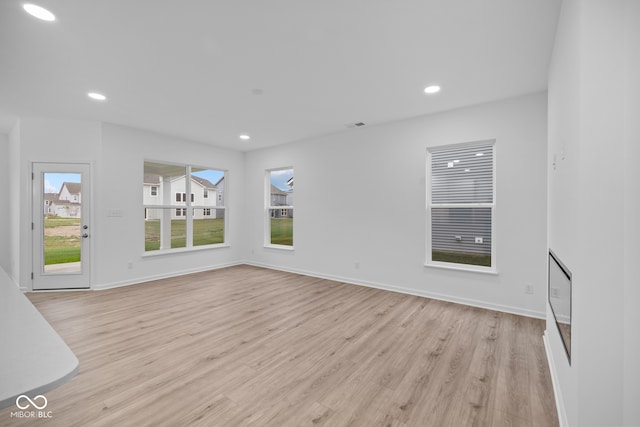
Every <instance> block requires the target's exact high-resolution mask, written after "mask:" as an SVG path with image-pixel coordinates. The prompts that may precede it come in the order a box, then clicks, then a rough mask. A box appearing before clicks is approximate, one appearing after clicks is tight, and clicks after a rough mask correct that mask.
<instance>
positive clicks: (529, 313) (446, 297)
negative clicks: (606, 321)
mask: <svg viewBox="0 0 640 427" xmlns="http://www.w3.org/2000/svg"><path fill="white" fill-rule="evenodd" d="M244 264H247V265H253V266H255V267H262V268H268V269H271V270H279V271H286V272H288V273H295V274H302V275H303V276H311V277H317V278H320V279H327V280H333V281H336V282H342V283H348V284H350V285H358V286H366V287H368V288H375V289H382V290H385V291H392V292H399V293H402V294H408V295H415V296H419V297H425V298H431V299H437V300H440V301H447V302H453V303H456V304H464V305H469V306H472V307H478V308H484V309H487V310H495V311H501V312H504V313H510V314H517V315H519V316H526V317H533V318H536V319H546V313H545V312H539V311H535V310H527V309H522V308H518V307H511V306H505V305H501V304H493V303H490V302H487V301H479V300H474V299H469V298H460V297H454V296H451V295H444V294H439V293H435V292H427V291H422V290H419V289H412V288H405V287H401V286H395V285H390V284H387V283H378V282H370V281H365V280H359V279H353V278H348V277H340V276H333V275H330V274H324V273H318V272H312V271H306V270H299V269H295V268H283V267H280V266H275V265H270V264H264V263H260V262H253V261H245V262H244Z"/></svg>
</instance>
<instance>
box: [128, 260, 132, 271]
mask: <svg viewBox="0 0 640 427" xmlns="http://www.w3.org/2000/svg"><path fill="white" fill-rule="evenodd" d="M127 268H128V269H129V270H131V269H132V268H133V262H131V261H129V262H128V263H127Z"/></svg>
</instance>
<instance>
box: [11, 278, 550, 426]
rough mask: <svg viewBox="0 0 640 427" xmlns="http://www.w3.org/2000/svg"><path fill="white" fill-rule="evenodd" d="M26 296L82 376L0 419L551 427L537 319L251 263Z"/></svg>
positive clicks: (45, 422)
mask: <svg viewBox="0 0 640 427" xmlns="http://www.w3.org/2000/svg"><path fill="white" fill-rule="evenodd" d="M29 298H30V299H31V301H33V303H34V304H35V305H36V306H37V307H38V309H39V310H40V311H41V312H42V314H43V315H44V316H45V317H46V318H47V320H49V321H50V322H51V324H52V325H53V327H54V328H55V329H56V330H57V331H58V333H59V334H60V335H61V336H62V338H63V339H64V340H65V341H66V342H67V344H68V345H69V346H70V347H71V349H72V350H73V351H74V353H75V354H76V355H77V357H78V359H79V360H80V371H79V373H78V375H77V376H76V377H75V378H74V379H73V380H72V381H71V382H69V383H67V384H65V385H63V386H61V387H60V388H58V389H55V390H53V391H50V392H48V393H46V397H47V399H48V401H49V405H48V407H47V408H46V409H47V410H48V411H51V412H52V418H51V419H47V420H42V421H41V423H34V421H33V420H22V421H21V420H16V419H10V418H9V415H10V414H9V412H10V411H12V410H14V411H15V410H16V408H15V407H12V408H8V409H6V410H4V411H2V412H0V425H12V426H14V425H15V426H21V425H39V424H41V425H46V426H65V427H66V426H83V427H84V426H143V425H153V426H163V425H166V426H183V425H202V426H236V425H250V426H304V425H313V426H346V425H358V426H456V427H459V426H536V427H539V426H542V427H546V426H556V425H558V421H557V418H556V408H555V403H554V399H553V391H552V387H551V380H550V376H549V371H548V368H547V364H546V358H545V352H544V347H543V343H542V333H543V328H544V322H543V321H541V320H535V319H530V318H525V317H519V316H514V315H509V314H505V313H499V312H495V311H488V310H482V309H478V308H473V307H467V306H463V305H457V304H451V303H446V302H441V301H435V300H430V299H425V298H420V297H414V296H409V295H403V294H398V293H393V292H386V291H380V290H376V289H369V288H365V287H360V286H355V285H346V284H341V283H338V282H332V281H328V280H322V279H315V278H310V277H305V276H299V275H294V274H289V273H283V272H277V271H272V270H265V269H260V268H256V267H250V266H238V267H231V268H226V269H221V270H217V271H212V272H205V273H198V274H192V275H189V276H183V277H179V278H173V279H166V280H160V281H156V282H150V283H146V284H140V285H135V286H129V287H124V288H118V289H112V290H107V291H98V292H62V293H35V294H34V293H32V294H29Z"/></svg>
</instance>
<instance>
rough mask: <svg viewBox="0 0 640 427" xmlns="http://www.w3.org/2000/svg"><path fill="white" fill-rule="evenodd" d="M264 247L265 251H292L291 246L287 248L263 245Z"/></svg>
mask: <svg viewBox="0 0 640 427" xmlns="http://www.w3.org/2000/svg"><path fill="white" fill-rule="evenodd" d="M264 247H265V248H266V249H279V250H281V251H293V250H294V248H293V246H287V245H264Z"/></svg>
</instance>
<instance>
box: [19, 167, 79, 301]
mask: <svg viewBox="0 0 640 427" xmlns="http://www.w3.org/2000/svg"><path fill="white" fill-rule="evenodd" d="M32 176H33V227H32V229H33V289H34V290H42V289H83V288H84V289H86V288H89V287H90V286H91V270H90V265H91V264H90V262H91V250H90V249H91V245H90V243H89V242H90V237H91V224H90V218H91V216H90V208H91V168H90V165H88V164H86V163H33V175H32Z"/></svg>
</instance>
